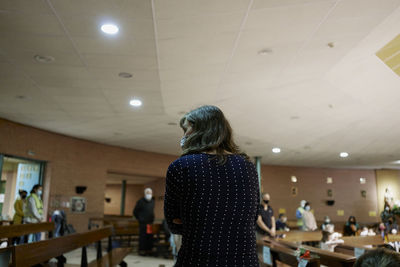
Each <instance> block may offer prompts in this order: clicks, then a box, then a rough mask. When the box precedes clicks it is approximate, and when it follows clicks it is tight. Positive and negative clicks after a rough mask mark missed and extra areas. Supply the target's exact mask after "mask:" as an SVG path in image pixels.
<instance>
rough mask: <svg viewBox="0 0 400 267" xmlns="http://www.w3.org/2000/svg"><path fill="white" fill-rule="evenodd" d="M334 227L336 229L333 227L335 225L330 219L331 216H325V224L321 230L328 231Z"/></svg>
mask: <svg viewBox="0 0 400 267" xmlns="http://www.w3.org/2000/svg"><path fill="white" fill-rule="evenodd" d="M330 225H332V226H333V227H335V226H334V225H333V223H332V222H331V219H330V218H329V216H325V218H324V223H323V224H322V225H321V230H322V231H326V229H327V227H328V226H330Z"/></svg>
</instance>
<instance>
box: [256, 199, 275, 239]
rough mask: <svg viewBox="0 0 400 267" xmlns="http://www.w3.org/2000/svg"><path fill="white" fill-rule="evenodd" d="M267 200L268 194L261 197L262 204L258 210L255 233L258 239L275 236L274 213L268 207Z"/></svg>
mask: <svg viewBox="0 0 400 267" xmlns="http://www.w3.org/2000/svg"><path fill="white" fill-rule="evenodd" d="M269 200H270V196H269V194H268V193H264V194H263V195H262V203H261V205H260V206H259V208H258V218H257V233H258V238H259V239H260V238H262V236H264V235H267V236H271V237H275V235H276V224H275V217H274V211H273V209H272V208H271V206H270V205H269Z"/></svg>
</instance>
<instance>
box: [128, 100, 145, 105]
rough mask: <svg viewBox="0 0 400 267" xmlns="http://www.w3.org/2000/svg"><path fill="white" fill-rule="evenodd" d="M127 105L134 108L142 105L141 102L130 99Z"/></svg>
mask: <svg viewBox="0 0 400 267" xmlns="http://www.w3.org/2000/svg"><path fill="white" fill-rule="evenodd" d="M129 104H130V105H131V106H134V107H140V106H141V105H142V101H140V100H139V99H132V100H131V101H129Z"/></svg>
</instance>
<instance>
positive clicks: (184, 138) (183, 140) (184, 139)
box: [181, 135, 187, 148]
mask: <svg viewBox="0 0 400 267" xmlns="http://www.w3.org/2000/svg"><path fill="white" fill-rule="evenodd" d="M186 139H187V136H186V135H184V136H183V137H182V139H181V148H183V146H184V145H185V142H186Z"/></svg>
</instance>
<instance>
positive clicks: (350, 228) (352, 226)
mask: <svg viewBox="0 0 400 267" xmlns="http://www.w3.org/2000/svg"><path fill="white" fill-rule="evenodd" d="M359 228H360V226H359V225H358V223H357V221H356V217H354V216H350V217H349V219H348V220H347V222H346V224H345V226H344V232H343V235H344V236H352V235H356V233H357V231H358V229H359Z"/></svg>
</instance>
